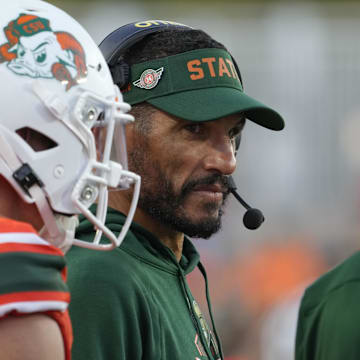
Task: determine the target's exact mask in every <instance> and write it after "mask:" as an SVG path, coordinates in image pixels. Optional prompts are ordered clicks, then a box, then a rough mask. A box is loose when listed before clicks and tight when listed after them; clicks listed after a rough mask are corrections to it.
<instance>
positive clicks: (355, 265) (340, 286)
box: [302, 251, 360, 309]
mask: <svg viewBox="0 0 360 360" xmlns="http://www.w3.org/2000/svg"><path fill="white" fill-rule="evenodd" d="M345 289H346V292H347V293H349V292H350V293H351V292H353V293H357V294H359V296H360V251H359V252H356V253H354V254H353V255H352V256H350V257H348V258H347V259H346V260H344V261H343V262H341V263H340V264H338V265H337V266H335V267H334V268H333V269H331V270H329V271H328V272H326V273H325V274H324V275H322V276H321V277H320V278H319V279H317V280H316V281H315V282H314V283H313V284H311V285H310V286H309V287H308V288H307V289H306V291H305V294H304V297H303V300H302V306H303V307H304V306H306V307H307V308H309V309H310V308H312V307H315V306H317V305H318V304H320V303H323V302H326V301H328V300H329V299H331V298H332V297H337V296H338V295H339V292H342V291H345Z"/></svg>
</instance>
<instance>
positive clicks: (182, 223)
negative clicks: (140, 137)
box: [129, 148, 229, 239]
mask: <svg viewBox="0 0 360 360" xmlns="http://www.w3.org/2000/svg"><path fill="white" fill-rule="evenodd" d="M140 151H141V152H142V151H144V148H143V149H142V150H140ZM140 151H139V150H138V151H136V153H137V154H132V156H130V157H129V165H130V166H129V167H130V169H131V171H134V172H135V173H137V174H139V175H140V176H141V177H142V185H141V191H140V197H139V202H138V207H140V208H141V209H142V210H143V211H145V212H146V213H147V214H149V215H150V216H152V217H153V218H154V219H156V220H158V221H159V222H160V223H162V224H164V225H167V226H168V227H170V228H171V229H173V230H175V231H178V232H182V233H184V234H186V235H187V236H190V237H195V238H203V239H208V238H209V237H210V236H211V235H212V234H214V233H216V232H217V231H219V230H220V228H221V217H222V215H223V213H224V212H223V207H224V205H225V201H226V198H227V196H228V195H229V190H228V188H229V185H228V181H227V176H224V175H220V174H212V175H209V176H206V177H202V178H199V179H194V180H189V181H187V182H186V183H185V184H184V185H183V186H182V188H181V190H180V191H179V192H178V193H176V191H175V190H174V188H173V186H172V184H171V181H170V179H168V178H167V177H166V176H165V174H164V173H163V172H162V170H161V169H160V167H159V165H158V163H156V162H154V161H151V160H150V159H148V163H147V164H146V165H145V164H144V161H143V160H144V158H142V159H140V157H141V155H143V154H141V155H140ZM139 155H140V156H139ZM139 160H140V161H139ZM145 166H146V168H147V169H151V175H150V174H149V173H148V172H146V171H144V167H145ZM153 174H156V178H155V177H154V176H153ZM149 176H150V177H149ZM212 184H219V185H220V186H221V187H222V188H223V189H225V191H226V192H224V193H223V201H222V204H221V206H220V208H219V209H218V207H219V205H218V203H217V202H208V203H206V204H204V205H202V206H203V209H202V210H204V211H205V212H208V213H209V216H207V217H205V218H204V219H203V220H200V221H197V222H195V221H194V220H193V219H191V218H189V217H188V216H187V214H186V211H185V209H184V204H185V201H186V199H187V197H188V195H189V194H190V193H191V191H192V190H193V189H194V187H195V186H198V185H212ZM217 209H218V216H216V217H214V216H211V215H210V214H211V213H212V212H214V211H216V210H217Z"/></svg>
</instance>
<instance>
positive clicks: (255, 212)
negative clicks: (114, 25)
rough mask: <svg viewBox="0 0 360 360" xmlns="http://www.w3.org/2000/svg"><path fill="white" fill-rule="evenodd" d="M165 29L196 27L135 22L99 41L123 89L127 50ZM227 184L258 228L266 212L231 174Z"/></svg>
mask: <svg viewBox="0 0 360 360" xmlns="http://www.w3.org/2000/svg"><path fill="white" fill-rule="evenodd" d="M165 29H179V30H186V29H193V28H192V27H190V26H187V25H184V24H180V23H177V22H174V21H166V20H147V21H141V22H133V23H129V24H127V25H124V26H121V27H119V28H118V29H116V30H114V31H113V32H112V33H110V34H109V35H108V36H106V37H105V39H104V40H103V41H102V42H101V43H100V45H99V48H100V50H101V52H102V53H103V55H104V57H105V59H106V61H107V63H108V65H109V68H110V72H111V75H112V77H113V80H114V83H115V84H117V85H118V86H119V88H120V89H124V88H126V86H127V85H128V84H129V82H130V65H129V64H127V63H126V61H125V60H124V55H125V54H126V52H127V50H128V49H130V48H131V47H132V46H133V45H135V44H136V43H138V42H140V41H141V40H142V39H144V38H145V37H146V36H148V35H150V34H154V33H157V32H160V31H162V30H165ZM232 61H233V64H234V67H235V69H236V72H237V75H238V77H239V80H240V83H241V86H242V87H243V82H242V78H241V74H240V70H239V67H238V65H237V63H236V61H235V59H234V58H233V57H232ZM240 140H241V138H240V136H238V137H237V138H236V139H235V154H236V152H237V151H238V149H239V146H240ZM228 185H229V190H230V192H231V193H232V194H233V195H234V196H235V198H236V199H237V200H238V201H239V202H240V203H241V204H242V205H243V206H244V207H245V209H246V210H247V211H246V212H245V214H244V217H243V223H244V225H245V227H246V228H247V229H250V230H255V229H257V228H258V227H259V226H260V225H261V224H262V223H263V222H264V220H265V218H264V215H263V214H262V212H261V211H260V210H259V209H255V208H252V207H251V206H250V205H248V204H247V203H246V202H245V201H244V200H243V199H242V198H241V197H240V195H239V194H238V193H237V192H236V189H237V188H236V184H235V182H234V180H233V178H232V177H231V176H229V178H228Z"/></svg>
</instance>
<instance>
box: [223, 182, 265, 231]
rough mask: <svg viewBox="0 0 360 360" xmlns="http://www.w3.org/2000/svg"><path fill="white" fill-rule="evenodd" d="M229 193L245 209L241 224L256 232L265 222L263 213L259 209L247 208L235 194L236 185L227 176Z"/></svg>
mask: <svg viewBox="0 0 360 360" xmlns="http://www.w3.org/2000/svg"><path fill="white" fill-rule="evenodd" d="M228 184H229V189H230V192H231V193H232V194H233V195H234V196H235V198H236V199H237V200H238V201H239V202H240V203H241V205H242V206H244V208H245V209H247V211H246V213H245V214H244V217H243V223H244V225H245V227H246V228H247V229H250V230H256V229H257V228H258V227H259V226H260V225H261V224H262V223H263V222H264V220H265V218H264V215H263V213H262V212H261V211H260V210H259V209H254V208H252V207H251V206H249V205H248V204H247V203H246V202H245V201H244V200H243V199H242V198H241V197H240V195H239V194H238V193H237V192H236V184H235V181H234V179H233V178H232V176H229V179H228Z"/></svg>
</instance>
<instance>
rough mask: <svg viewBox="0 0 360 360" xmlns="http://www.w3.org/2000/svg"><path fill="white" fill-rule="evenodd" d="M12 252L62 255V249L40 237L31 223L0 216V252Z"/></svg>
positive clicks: (4, 253)
mask: <svg viewBox="0 0 360 360" xmlns="http://www.w3.org/2000/svg"><path fill="white" fill-rule="evenodd" d="M14 252H22V253H39V254H40V253H41V254H48V255H59V256H63V253H62V251H61V250H59V249H58V248H56V247H55V246H53V245H51V244H50V243H48V242H47V241H45V240H44V239H42V238H41V237H40V236H39V235H38V233H37V232H36V231H35V229H34V228H33V226H32V225H30V224H28V223H25V222H19V221H16V220H12V219H7V218H1V217H0V254H2V255H6V254H9V253H14Z"/></svg>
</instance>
